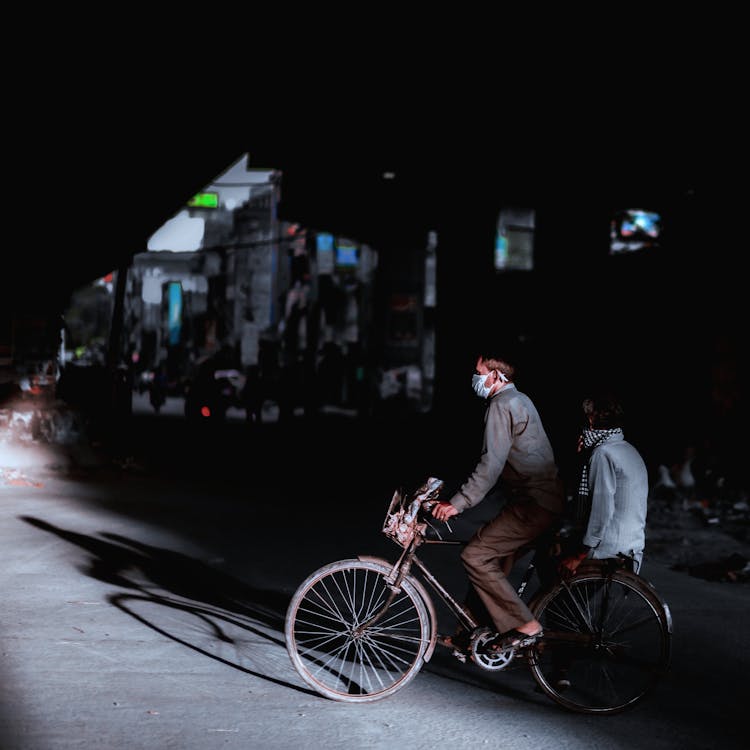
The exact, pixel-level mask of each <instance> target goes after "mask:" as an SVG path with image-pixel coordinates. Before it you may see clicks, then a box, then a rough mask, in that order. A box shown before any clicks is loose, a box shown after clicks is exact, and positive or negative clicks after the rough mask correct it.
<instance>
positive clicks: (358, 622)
mask: <svg viewBox="0 0 750 750" xmlns="http://www.w3.org/2000/svg"><path fill="white" fill-rule="evenodd" d="M388 572H389V571H388V570H387V569H386V568H385V567H384V566H382V565H379V564H378V563H374V562H369V561H362V562H360V561H351V560H349V561H342V562H341V563H333V564H331V565H330V566H327V567H326V568H323V569H321V570H320V571H319V572H317V573H314V574H313V575H311V576H310V577H309V579H308V581H307V582H306V584H303V585H302V586H300V589H299V593H298V594H296V595H295V597H293V600H292V602H291V603H290V607H289V612H288V614H287V622H286V633H287V647H288V650H289V654H290V656H291V657H292V661H293V663H294V666H295V667H296V669H297V671H298V672H299V673H300V675H301V676H302V677H303V678H304V679H305V680H306V681H307V682H308V683H309V684H311V685H312V686H313V687H314V688H315V689H316V690H318V692H321V693H323V694H324V695H327V696H329V697H332V698H334V699H338V700H348V701H360V700H363V701H367V700H374V699H377V698H379V697H383V696H385V695H389V694H390V693H392V692H394V691H395V690H397V689H399V688H400V687H401V686H403V685H405V684H407V683H408V682H409V681H410V680H411V679H412V678H413V677H414V675H416V673H417V672H418V671H419V669H420V668H421V666H422V664H423V660H422V657H423V655H424V653H425V651H426V649H427V648H428V646H429V644H430V620H429V615H428V613H427V610H426V608H425V606H424V604H423V603H422V599H421V597H420V595H419V593H417V591H416V590H415V589H414V587H413V586H412V585H411V584H409V583H408V581H406V580H405V581H403V582H402V583H401V588H400V592H399V594H398V596H396V597H395V598H393V600H392V601H391V600H390V596H389V595H390V588H389V586H388V585H387V583H386V580H387V575H388ZM378 614H379V619H377V620H375V622H374V623H373V624H372V625H371V626H368V627H364V628H363V625H366V623H367V622H368V621H369V620H371V619H372V618H373V617H375V616H376V615H378Z"/></svg>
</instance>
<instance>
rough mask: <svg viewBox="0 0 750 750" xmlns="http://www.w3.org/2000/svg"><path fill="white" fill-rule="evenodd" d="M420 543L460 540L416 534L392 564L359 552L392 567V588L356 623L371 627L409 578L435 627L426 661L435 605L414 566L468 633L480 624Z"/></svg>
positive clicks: (531, 568) (531, 566)
mask: <svg viewBox="0 0 750 750" xmlns="http://www.w3.org/2000/svg"><path fill="white" fill-rule="evenodd" d="M420 544H427V545H442V546H445V545H459V544H461V542H457V541H445V540H432V539H420V541H417V537H415V538H414V539H412V541H411V542H410V543H409V545H408V546H407V547H406V548H405V549H404V550H403V552H402V553H401V555H400V556H399V558H398V560H397V561H396V562H395V563H391V562H389V561H388V560H386V559H384V558H381V557H374V556H371V555H358V559H359V560H363V561H370V562H376V563H378V564H380V565H383V566H385V567H387V568H390V569H391V572H390V573H389V575H388V577H387V578H386V581H387V583H388V585H389V586H390V587H391V595H390V596H389V597H388V599H387V600H386V601H385V602H384V604H383V606H382V607H381V608H380V609H379V610H378V611H377V612H375V614H374V615H373V616H372V617H370V618H369V619H368V620H367V621H365V622H363V623H362V624H361V625H360V626H359V628H358V631H359V632H364V631H365V630H366V629H367V628H368V627H371V626H372V625H374V624H375V623H376V622H377V621H378V620H380V619H381V618H382V617H383V615H384V614H385V613H386V612H387V611H388V608H389V607H390V604H391V602H392V601H393V599H394V598H395V597H396V595H397V594H398V592H399V586H400V584H401V582H402V581H403V580H404V578H408V579H409V581H410V582H411V583H412V584H413V585H414V586H415V587H416V588H417V590H418V591H419V593H420V595H421V596H422V598H423V600H424V602H425V605H426V606H427V609H428V611H429V612H430V617H431V619H432V622H433V623H434V626H435V628H434V630H435V632H433V634H432V639H431V643H430V648H429V649H428V652H427V654H426V655H425V661H429V658H430V656H431V655H432V652H433V650H434V647H435V641H436V639H437V637H438V634H437V614H436V611H435V605H434V602H433V600H432V597H431V596H430V594H429V592H428V591H427V589H426V587H425V586H424V585H423V584H422V582H421V581H420V580H419V579H417V578H415V577H414V576H412V575H410V573H411V570H412V566H413V565H414V566H416V567H417V569H418V570H419V572H420V574H421V575H422V577H423V578H424V580H425V581H426V582H427V583H428V584H429V585H430V587H431V588H432V590H433V591H434V592H435V593H436V594H437V595H438V596H439V597H440V599H441V600H442V601H443V602H444V603H445V605H446V607H447V608H448V609H449V610H450V611H451V612H452V613H453V615H454V617H455V618H456V619H457V620H458V622H459V623H460V624H461V625H462V626H463V627H464V628H465V629H466V630H467V631H468V632H470V633H471V632H473V631H474V630H476V629H477V628H478V627H479V625H480V624H479V623H478V622H477V621H476V620H475V619H474V617H473V616H472V614H471V612H469V610H468V609H467V608H466V607H465V606H463V605H462V604H460V603H459V602H458V601H457V600H456V599H455V597H454V596H453V595H452V594H451V593H450V592H449V591H448V589H447V588H446V587H445V586H444V585H443V584H442V583H441V582H440V581H439V580H438V579H437V578H436V577H435V575H434V574H433V573H432V571H430V569H429V568H428V567H427V565H426V564H425V563H424V562H423V561H422V560H421V559H420V558H419V557H418V556H417V547H418V546H420ZM537 555H538V551H535V553H534V555H533V557H532V558H531V560H530V561H529V563H528V566H527V567H526V570H525V571H524V574H523V577H522V579H521V582H520V583H519V585H518V588H517V590H516V593H517V594H518V596H519V597H520V596H522V595H523V593H524V591H525V590H526V587H527V586H528V584H529V581H530V580H531V577H532V575H533V574H534V572H535V570H536V563H537Z"/></svg>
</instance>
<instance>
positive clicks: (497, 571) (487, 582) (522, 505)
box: [461, 499, 559, 633]
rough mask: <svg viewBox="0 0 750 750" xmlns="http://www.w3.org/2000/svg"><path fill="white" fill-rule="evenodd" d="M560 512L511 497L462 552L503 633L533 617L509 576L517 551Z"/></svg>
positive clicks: (548, 524)
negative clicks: (553, 511)
mask: <svg viewBox="0 0 750 750" xmlns="http://www.w3.org/2000/svg"><path fill="white" fill-rule="evenodd" d="M558 518H559V516H558V515H557V514H555V513H552V512H551V511H549V510H547V509H546V508H542V506H541V505H537V503H535V502H533V501H531V500H519V499H514V500H511V501H510V502H509V503H508V504H507V505H506V506H505V507H504V508H503V509H502V511H500V514H499V515H498V516H497V517H496V518H494V519H493V520H492V521H490V522H489V523H487V524H485V525H484V526H483V527H482V528H481V529H479V531H477V533H476V534H475V535H474V537H473V538H472V540H471V541H470V542H469V543H468V544H467V545H466V547H465V548H464V551H463V552H462V553H461V560H462V562H463V564H464V567H465V568H466V572H467V573H468V574H469V580H470V581H471V582H472V584H473V585H474V588H475V590H476V592H477V594H478V595H479V598H480V599H481V600H482V603H483V604H484V606H485V607H486V608H487V612H488V613H489V615H490V617H491V618H492V621H493V622H494V623H495V627H496V628H497V631H498V632H499V633H505V632H506V631H508V630H511V629H512V628H518V627H519V626H521V625H523V624H524V623H527V622H529V621H530V620H533V619H534V617H533V615H532V614H531V611H530V610H529V608H528V607H527V606H526V604H524V602H523V601H522V600H521V598H520V597H519V596H518V594H517V593H516V590H515V589H514V588H513V586H511V584H510V583H509V581H508V579H507V573H508V572H510V569H511V567H512V565H513V562H514V555H515V552H516V551H517V550H518V549H519V548H520V547H523V546H524V545H525V544H528V543H529V542H532V541H533V540H534V539H536V537H538V536H539V535H540V534H542V533H543V532H545V531H546V530H547V529H548V528H549V527H550V526H551V525H552V524H553V523H554V522H555V521H557V520H558Z"/></svg>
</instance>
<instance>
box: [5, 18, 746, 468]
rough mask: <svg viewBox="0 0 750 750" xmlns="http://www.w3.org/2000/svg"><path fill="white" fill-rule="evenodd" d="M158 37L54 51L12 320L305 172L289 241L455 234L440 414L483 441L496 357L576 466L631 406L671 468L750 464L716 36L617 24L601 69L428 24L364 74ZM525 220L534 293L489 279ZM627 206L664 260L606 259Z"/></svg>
mask: <svg viewBox="0 0 750 750" xmlns="http://www.w3.org/2000/svg"><path fill="white" fill-rule="evenodd" d="M639 17H640V16H639ZM224 20H225V21H228V19H224ZM381 20H384V19H381ZM553 21H554V19H549V22H550V23H553ZM150 24H151V25H150ZM152 24H153V19H150V21H149V23H147V24H144V25H143V26H142V27H141V28H140V29H139V30H138V32H137V33H136V34H135V35H133V36H131V37H129V38H128V40H127V41H122V40H120V41H117V40H115V39H113V38H104V37H101V38H100V37H97V38H96V39H88V40H87V42H86V43H85V44H84V45H79V44H78V41H79V37H78V36H77V35H75V36H67V37H65V39H64V40H63V38H62V36H61V37H59V38H57V40H56V41H55V42H54V43H51V44H50V45H49V46H48V47H44V45H43V44H42V42H43V41H46V37H45V38H44V39H41V40H38V46H37V47H36V48H37V49H39V50H42V49H44V50H46V53H54V54H46V60H47V64H46V65H44V66H42V67H41V68H34V67H30V68H29V71H30V73H29V76H30V77H27V78H26V79H25V80H24V81H23V82H20V81H14V84H13V86H12V89H13V90H12V92H11V95H15V94H17V95H18V96H17V98H13V100H12V102H13V106H12V107H11V109H10V111H11V116H10V118H9V120H10V125H11V129H10V133H11V134H10V135H9V136H8V137H7V138H6V141H5V144H6V148H5V152H6V165H7V167H8V174H10V175H11V177H12V178H13V179H12V180H10V181H9V184H10V187H9V188H8V194H7V195H8V204H7V208H8V210H7V212H6V216H8V217H9V224H11V225H12V228H13V231H9V232H8V239H7V241H6V246H5V251H4V252H3V261H2V262H3V274H2V275H3V293H2V301H1V302H0V312H2V316H3V317H2V319H3V321H7V320H8V319H9V317H10V316H11V315H13V314H20V313H29V312H30V313H31V314H34V315H36V314H39V315H44V316H49V317H50V318H53V317H54V316H55V315H56V314H58V313H59V312H61V311H62V310H63V309H64V307H65V305H66V304H67V301H68V299H69V296H70V293H71V292H72V290H73V289H75V288H76V287H77V286H79V285H80V284H84V283H88V282H89V281H91V280H92V279H93V278H97V277H99V276H101V275H104V274H106V273H108V272H110V271H112V270H114V269H115V268H117V267H119V266H120V265H123V264H125V265H127V264H128V263H129V261H130V258H131V257H132V255H134V254H135V253H137V252H140V251H141V250H142V249H143V248H144V246H145V244H146V241H147V239H148V237H149V236H150V234H152V233H153V232H154V231H155V230H156V229H158V228H159V227H160V226H161V225H162V224H163V222H164V221H165V219H166V218H168V217H170V216H172V215H173V214H174V213H175V212H176V211H178V210H179V209H180V208H181V207H182V206H183V205H184V204H185V202H186V200H187V199H188V198H189V197H190V196H192V195H193V194H195V193H196V192H197V191H199V190H200V189H201V188H202V187H203V186H204V185H205V184H207V183H208V182H209V181H210V180H211V179H213V178H214V177H215V176H216V175H217V174H219V173H220V172H221V171H222V170H223V169H224V168H226V167H227V166H228V165H229V164H230V163H232V162H233V161H234V160H235V159H236V158H238V157H239V156H240V155H241V154H243V153H245V152H248V153H249V154H250V157H251V164H252V165H253V166H258V167H274V168H277V169H279V170H281V171H282V172H283V174H284V181H283V184H282V207H281V212H282V218H284V219H287V220H290V221H297V222H299V223H301V224H302V225H304V226H309V227H311V228H324V229H326V230H327V231H332V232H334V233H336V234H341V235H345V236H352V237H356V238H357V239H358V240H359V241H361V242H368V243H370V244H372V245H373V246H374V247H376V248H377V249H378V251H379V252H380V253H381V257H382V258H383V261H384V263H385V264H386V265H387V264H388V263H389V262H390V260H392V259H396V258H398V257H399V255H401V254H403V253H405V252H407V251H409V250H410V249H413V248H414V247H422V246H423V245H424V242H425V237H426V233H427V231H428V230H436V231H437V232H438V237H439V249H438V308H437V311H436V315H437V319H436V325H437V336H438V339H437V353H436V356H437V362H436V367H437V381H436V393H435V409H436V414H437V415H438V418H441V417H442V418H444V420H445V421H444V422H443V424H445V425H446V426H448V425H450V426H451V428H452V429H454V430H456V431H457V432H458V433H459V434H463V431H464V430H472V432H471V433H470V434H472V435H474V434H475V433H476V429H477V426H476V418H477V417H476V408H475V404H474V401H475V400H476V399H474V397H473V394H472V393H471V391H469V389H468V383H469V380H468V378H469V376H470V374H471V371H472V368H473V364H474V361H475V359H476V355H477V354H478V353H479V352H481V351H489V350H497V351H506V352H507V351H510V352H511V353H512V355H513V357H514V358H516V359H517V361H518V364H519V376H518V384H519V387H520V388H521V389H522V390H526V391H527V392H529V393H530V394H531V395H532V396H533V397H534V398H535V400H536V401H537V403H538V405H539V407H540V411H542V413H543V416H544V417H545V421H546V422H548V424H549V429H550V431H551V432H553V436H554V437H555V439H556V440H559V441H560V443H561V444H562V443H563V442H564V441H567V440H568V437H569V433H570V434H572V433H574V432H575V430H576V429H577V426H578V416H579V412H578V407H579V404H580V398H581V397H582V395H583V394H584V393H585V392H586V391H587V390H589V389H590V388H591V387H594V386H601V385H611V386H613V387H615V388H617V389H618V390H619V391H620V392H621V393H622V394H623V396H624V399H625V401H626V406H627V408H628V413H629V414H630V416H631V422H632V427H631V430H632V432H631V435H632V436H633V438H634V439H638V440H639V441H640V444H641V445H642V446H643V447H644V450H647V451H648V452H649V453H650V454H652V455H653V456H654V457H658V456H659V453H660V452H663V453H664V454H665V455H668V456H669V457H670V458H671V457H672V455H674V453H675V452H679V451H680V450H681V449H682V447H683V444H684V443H686V442H692V441H701V440H703V439H704V437H705V436H706V435H707V434H711V435H713V436H720V437H721V440H722V445H723V446H725V448H726V449H727V450H730V451H733V452H737V453H740V452H741V446H742V444H743V442H744V441H743V440H742V437H741V433H740V432H739V429H740V425H742V424H743V422H744V420H745V416H746V412H747V393H746V384H747V378H746V373H747V371H746V362H745V349H746V347H745V345H744V340H745V322H744V321H745V318H746V314H745V302H744V300H745V295H746V285H745V270H744V265H745V264H744V252H743V231H742V230H743V226H742V224H743V218H744V205H743V204H744V199H743V187H742V179H743V178H742V175H743V174H744V168H743V167H744V164H745V162H746V148H745V144H744V140H743V137H742V120H741V119H740V118H739V117H738V112H739V107H738V105H739V102H738V101H737V93H736V90H735V88H734V83H733V81H735V80H736V73H737V66H736V59H735V58H736V52H735V51H734V50H735V48H734V46H733V45H732V43H731V40H727V41H726V43H725V44H722V37H721V36H720V35H719V34H718V33H717V27H716V25H714V24H712V23H710V22H709V21H707V20H706V19H698V18H695V19H689V18H683V19H681V21H680V22H679V23H678V22H676V21H675V19H667V20H666V21H659V22H658V23H657V21H656V19H653V18H651V19H650V24H651V25H650V26H648V29H649V33H648V34H645V35H644V34H641V35H640V36H638V38H637V39H635V38H632V37H628V35H627V34H626V33H625V31H624V29H625V26H622V25H621V24H619V23H618V24H615V25H614V26H613V25H606V24H605V25H603V26H602V28H601V29H600V31H599V33H598V34H594V33H592V34H586V35H584V36H585V37H586V42H587V43H586V45H585V46H582V45H581V44H579V41H580V38H578V37H575V38H574V37H571V36H565V37H564V38H563V36H562V35H559V36H558V37H556V39H557V43H556V44H547V43H546V40H547V39H548V37H544V38H543V37H542V36H541V35H540V36H539V37H538V38H533V37H534V35H533V34H532V35H531V37H532V38H530V39H529V38H526V39H525V42H524V43H521V42H520V41H519V43H518V44H517V45H514V46H513V52H512V51H511V49H510V48H509V47H508V46H507V39H508V33H507V32H508V29H507V28H505V29H504V31H503V35H502V39H503V42H504V43H503V44H502V45H501V44H500V43H499V38H498V37H495V38H494V40H492V39H490V40H485V39H480V38H479V32H478V30H477V28H476V23H472V27H473V28H474V32H475V33H477V37H476V38H475V37H471V35H468V34H467V33H466V30H465V27H464V25H463V24H461V23H459V24H458V27H457V28H456V29H455V35H454V37H452V42H453V43H451V44H449V43H448V40H449V39H450V38H449V37H446V36H445V34H441V35H430V34H429V33H428V32H427V31H426V29H419V30H420V31H421V32H422V33H419V34H416V33H415V34H412V35H411V36H410V31H413V30H414V28H415V27H414V25H413V24H407V26H408V28H405V27H399V30H397V31H392V33H391V35H390V36H383V37H381V38H380V39H379V40H377V41H376V43H375V44H373V43H372V40H370V41H369V43H367V44H366V43H365V41H364V39H358V44H357V45H354V46H353V45H352V44H351V39H350V40H349V42H350V43H348V44H347V45H346V49H347V51H348V52H349V54H348V55H346V56H345V58H342V56H341V54H340V52H341V50H342V46H341V44H338V43H336V41H335V40H336V38H337V37H335V35H334V36H331V34H330V33H329V34H328V35H326V36H324V37H320V36H315V38H314V39H308V41H309V42H314V43H313V44H312V45H300V44H299V39H298V36H297V35H296V34H294V35H292V34H291V33H290V29H289V28H286V27H283V32H284V33H283V34H281V35H276V36H274V34H273V33H272V30H271V28H269V27H267V26H257V27H255V26H253V32H254V33H248V34H247V35H240V37H239V38H238V37H237V36H232V37H231V38H228V37H226V36H223V37H221V38H220V39H219V38H218V36H217V35H215V34H212V33H211V32H210V31H209V29H212V28H213V25H212V24H210V23H209V25H208V26H207V27H206V29H205V30H204V32H205V33H204V34H203V35H201V34H200V33H199V34H198V35H197V36H196V35H195V32H194V31H192V32H191V33H190V34H189V35H188V38H186V39H185V40H184V42H180V41H178V40H177V38H176V37H177V36H178V35H172V36H171V37H170V40H169V42H170V43H169V44H167V43H166V42H163V40H161V41H159V40H160V37H158V35H157V30H156V28H154V27H153V25H152ZM480 25H481V24H480ZM386 26H387V25H386ZM128 28H129V27H128ZM274 28H277V27H274ZM378 28H380V25H378ZM417 28H419V27H417ZM628 28H629V26H628ZM637 28H641V29H642V28H644V27H643V26H637ZM617 29H620V31H621V32H622V33H621V34H614V33H613V32H614V31H616V30H617ZM246 30H247V29H246ZM457 40H460V42H461V44H460V45H457V44H456V42H457ZM340 41H341V40H340V39H339V42H340ZM624 41H626V42H628V44H627V45H625V44H624ZM709 41H710V42H711V45H709V44H707V42H709ZM563 42H564V43H563ZM699 42H700V44H699ZM472 48H474V49H473V51H472ZM219 49H221V54H219V52H218V51H219ZM354 49H356V52H352V50H354ZM311 50H312V52H311ZM465 50H468V52H465V53H464V51H465ZM717 50H718V52H717ZM269 52H270V56H268V53H269ZM519 52H522V53H523V54H522V55H520V54H519ZM337 53H338V54H337ZM35 71H36V72H35ZM387 170H390V171H393V172H395V174H396V179H395V180H393V181H385V180H383V178H382V174H383V172H384V171H387ZM502 205H526V206H530V207H533V208H535V210H536V212H537V232H536V258H535V263H536V267H535V270H534V271H533V272H530V273H509V274H504V275H497V274H495V273H494V271H493V269H492V266H491V263H492V254H491V248H492V246H493V241H494V232H495V222H496V219H497V212H498V209H499V207H501V206H502ZM626 207H642V208H647V209H650V210H656V211H659V212H660V213H661V214H662V216H663V218H664V227H665V229H664V235H663V242H662V246H661V247H660V248H659V249H658V250H656V251H654V252H650V253H638V254H634V255H632V256H629V257H609V256H608V255H607V248H608V243H609V221H610V218H611V215H612V212H613V211H614V210H617V209H621V208H626ZM11 238H12V239H11ZM4 324H5V323H4ZM717 388H718V390H719V391H720V393H719V395H718V396H717ZM472 399H473V400H472ZM719 402H721V403H723V404H724V406H722V407H721V408H719V406H718V403H719ZM473 444H474V443H472V445H473Z"/></svg>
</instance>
